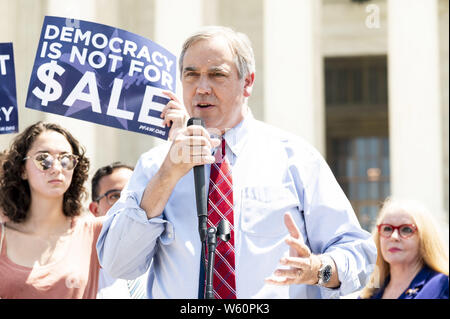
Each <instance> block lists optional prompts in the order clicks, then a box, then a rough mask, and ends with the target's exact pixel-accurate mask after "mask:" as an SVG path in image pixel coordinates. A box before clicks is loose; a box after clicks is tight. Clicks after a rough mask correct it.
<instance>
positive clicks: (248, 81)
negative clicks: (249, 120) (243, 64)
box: [244, 73, 255, 97]
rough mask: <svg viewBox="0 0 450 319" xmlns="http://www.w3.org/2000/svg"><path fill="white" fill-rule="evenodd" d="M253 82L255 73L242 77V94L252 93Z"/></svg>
mask: <svg viewBox="0 0 450 319" xmlns="http://www.w3.org/2000/svg"><path fill="white" fill-rule="evenodd" d="M254 83H255V73H250V74H247V76H246V77H245V78H244V96H245V97H249V96H250V95H252V89H253V84H254Z"/></svg>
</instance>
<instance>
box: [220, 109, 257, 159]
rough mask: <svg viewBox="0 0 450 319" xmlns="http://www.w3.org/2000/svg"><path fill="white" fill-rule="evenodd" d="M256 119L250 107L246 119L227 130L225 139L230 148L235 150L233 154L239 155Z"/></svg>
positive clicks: (232, 150)
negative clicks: (251, 124)
mask: <svg viewBox="0 0 450 319" xmlns="http://www.w3.org/2000/svg"><path fill="white" fill-rule="evenodd" d="M253 119H254V117H253V113H252V111H251V110H250V108H248V112H247V114H246V115H245V117H244V119H243V120H242V121H241V122H240V123H239V124H238V125H236V126H235V127H233V128H232V129H230V130H228V131H226V132H225V134H224V136H223V138H224V139H225V141H226V143H227V145H228V148H229V149H230V150H231V152H233V154H234V155H235V156H236V157H238V156H239V154H240V153H241V151H242V150H243V149H244V146H245V144H246V142H247V139H248V132H249V128H250V123H251V122H252V120H253Z"/></svg>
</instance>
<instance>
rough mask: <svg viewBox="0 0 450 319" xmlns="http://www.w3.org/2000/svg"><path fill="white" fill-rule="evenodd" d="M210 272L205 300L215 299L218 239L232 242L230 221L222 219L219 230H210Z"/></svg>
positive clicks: (210, 228)
mask: <svg viewBox="0 0 450 319" xmlns="http://www.w3.org/2000/svg"><path fill="white" fill-rule="evenodd" d="M207 234H208V235H207V237H208V270H207V273H206V289H205V299H215V298H214V292H213V280H214V258H215V255H216V247H217V237H219V238H220V239H221V240H222V241H224V242H227V241H228V240H230V237H231V231H230V225H229V224H228V221H226V220H225V219H221V220H220V222H219V225H218V226H217V229H216V228H215V227H209V228H208V233H207Z"/></svg>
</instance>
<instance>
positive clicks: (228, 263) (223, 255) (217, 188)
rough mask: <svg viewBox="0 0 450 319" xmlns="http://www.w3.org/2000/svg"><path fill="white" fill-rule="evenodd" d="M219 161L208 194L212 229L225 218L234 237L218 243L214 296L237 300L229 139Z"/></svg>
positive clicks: (211, 175) (223, 140) (220, 151)
mask: <svg viewBox="0 0 450 319" xmlns="http://www.w3.org/2000/svg"><path fill="white" fill-rule="evenodd" d="M215 156H216V162H215V163H214V164H211V174H210V177H209V193H208V194H209V195H208V227H211V226H214V227H216V228H217V225H218V224H219V222H220V220H221V219H225V220H227V221H228V223H229V225H230V229H231V238H230V240H229V241H227V242H223V241H221V240H218V241H217V248H216V257H215V259H214V281H213V289H214V297H215V298H216V299H236V277H235V267H234V265H235V264H234V262H235V252H234V223H233V180H232V178H231V166H230V163H229V161H228V159H227V158H226V156H225V139H223V137H222V149H221V150H217V152H216V154H215Z"/></svg>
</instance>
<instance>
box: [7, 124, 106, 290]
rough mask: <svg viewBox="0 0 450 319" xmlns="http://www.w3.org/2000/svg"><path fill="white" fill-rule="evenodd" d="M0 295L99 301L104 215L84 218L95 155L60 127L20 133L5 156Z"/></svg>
mask: <svg viewBox="0 0 450 319" xmlns="http://www.w3.org/2000/svg"><path fill="white" fill-rule="evenodd" d="M2 164H3V167H2V168H3V176H2V177H3V178H2V179H1V181H0V207H1V209H2V210H3V212H4V214H5V215H6V217H7V218H8V221H7V222H5V223H1V225H0V298H95V296H96V293H97V282H98V273H99V269H100V265H99V262H98V258H97V252H96V249H95V244H96V241H97V237H98V234H99V232H100V230H101V226H102V220H101V219H96V218H82V217H81V216H80V215H81V213H82V199H83V197H84V196H86V191H85V188H84V183H85V181H86V179H87V178H88V170H89V160H88V159H87V158H86V157H85V154H84V149H83V147H82V146H81V145H80V143H79V142H78V141H77V140H76V139H75V138H74V137H73V136H72V135H71V134H70V132H68V131H67V130H66V129H64V128H62V127H61V126H59V125H57V124H50V123H42V122H38V123H36V124H34V125H31V126H30V127H28V128H27V129H25V131H24V132H22V133H21V134H19V135H18V136H17V137H16V138H15V139H14V141H13V143H12V145H11V148H10V150H9V151H8V153H7V155H6V158H4V160H3V163H2Z"/></svg>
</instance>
